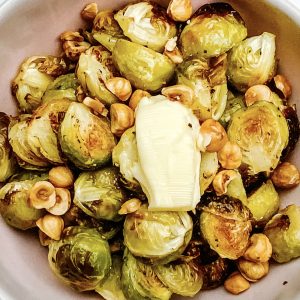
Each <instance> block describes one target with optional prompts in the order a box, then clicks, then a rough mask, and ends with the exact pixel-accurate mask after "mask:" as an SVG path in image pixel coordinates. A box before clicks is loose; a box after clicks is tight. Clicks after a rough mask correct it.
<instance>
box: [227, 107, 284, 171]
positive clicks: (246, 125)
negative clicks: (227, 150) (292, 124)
mask: <svg viewBox="0 0 300 300" xmlns="http://www.w3.org/2000/svg"><path fill="white" fill-rule="evenodd" d="M227 133H228V138H229V140H230V141H232V142H235V143H237V144H238V145H239V146H240V148H241V150H242V155H243V157H242V163H244V164H246V165H247V166H248V167H249V174H252V175H253V174H257V173H259V172H270V171H272V170H273V169H275V168H276V166H277V165H278V162H279V159H280V156H281V153H282V150H283V149H284V148H285V147H286V146H287V143H288V139H289V131H288V126H287V122H286V119H285V118H284V116H283V115H282V113H281V112H280V110H279V109H278V108H277V107H276V106H275V105H274V104H272V103H270V102H267V101H258V102H256V103H254V104H253V105H251V106H249V107H248V108H245V109H240V110H238V111H236V112H235V113H234V114H233V116H232V120H231V123H230V124H229V126H228V131H227Z"/></svg>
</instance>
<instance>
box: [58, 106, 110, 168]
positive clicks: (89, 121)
mask: <svg viewBox="0 0 300 300" xmlns="http://www.w3.org/2000/svg"><path fill="white" fill-rule="evenodd" d="M59 141H60V145H61V149H62V151H63V152H64V154H65V155H66V156H67V157H68V158H69V159H70V160H71V161H72V162H73V163H74V164H75V165H76V166H77V167H78V168H80V169H96V168H99V167H101V166H103V165H105V164H106V163H108V162H109V161H110V159H111V155H112V150H113V148H114V146H115V139H114V136H113V134H112V133H111V131H110V126H109V122H108V121H107V119H106V118H104V117H97V116H95V115H94V114H92V113H91V112H90V110H89V109H88V107H86V106H85V105H84V104H82V103H76V102H72V103H71V104H70V106H69V108H68V110H67V112H66V114H65V117H64V120H63V121H62V123H61V125H60V129H59Z"/></svg>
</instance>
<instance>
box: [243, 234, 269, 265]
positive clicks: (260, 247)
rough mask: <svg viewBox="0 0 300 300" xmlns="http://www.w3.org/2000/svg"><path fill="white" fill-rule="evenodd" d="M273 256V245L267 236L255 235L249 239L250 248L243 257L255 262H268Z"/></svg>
mask: <svg viewBox="0 0 300 300" xmlns="http://www.w3.org/2000/svg"><path fill="white" fill-rule="evenodd" d="M271 255H272V245H271V243H270V241H269V239H268V237H267V236H266V235H264V234H263V233H255V234H253V235H252V236H251V237H250V239H249V246H248V248H247V250H246V251H245V253H244V255H243V257H244V258H245V259H247V260H249V261H253V262H267V261H268V260H269V259H270V258H271Z"/></svg>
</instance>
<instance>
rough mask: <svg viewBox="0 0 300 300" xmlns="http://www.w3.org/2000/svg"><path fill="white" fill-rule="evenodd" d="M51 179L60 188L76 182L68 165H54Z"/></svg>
mask: <svg viewBox="0 0 300 300" xmlns="http://www.w3.org/2000/svg"><path fill="white" fill-rule="evenodd" d="M49 181H50V182H51V183H52V184H53V185H54V186H55V187H58V188H70V187H71V186H72V185H73V183H74V176H73V173H72V171H71V170H70V169H69V168H68V167H64V166H59V167H54V168H52V169H51V170H50V171H49Z"/></svg>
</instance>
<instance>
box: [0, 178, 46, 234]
mask: <svg viewBox="0 0 300 300" xmlns="http://www.w3.org/2000/svg"><path fill="white" fill-rule="evenodd" d="M35 180H38V177H37V178H36V179H35ZM35 180H23V181H20V182H18V181H12V182H9V183H7V184H6V185H4V186H3V187H2V188H1V189H0V214H1V215H2V217H3V219H4V221H5V222H6V223H7V224H8V225H10V226H12V227H15V228H18V229H22V230H26V229H29V228H32V227H35V226H36V225H35V222H36V221H37V220H38V219H39V218H40V217H42V216H43V214H44V210H41V209H36V208H34V207H31V206H30V205H29V190H30V189H31V187H32V186H33V184H34V183H35Z"/></svg>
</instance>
